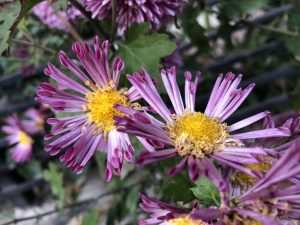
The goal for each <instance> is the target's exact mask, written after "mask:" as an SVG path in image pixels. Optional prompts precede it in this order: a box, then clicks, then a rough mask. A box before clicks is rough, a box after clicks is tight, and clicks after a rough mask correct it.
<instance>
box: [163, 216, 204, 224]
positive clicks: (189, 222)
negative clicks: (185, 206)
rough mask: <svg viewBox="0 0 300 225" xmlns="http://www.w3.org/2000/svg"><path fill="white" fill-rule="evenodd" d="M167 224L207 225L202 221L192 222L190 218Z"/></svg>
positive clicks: (178, 219) (169, 221) (182, 218)
mask: <svg viewBox="0 0 300 225" xmlns="http://www.w3.org/2000/svg"><path fill="white" fill-rule="evenodd" d="M167 222H168V224H169V225H207V223H205V222H203V221H202V220H192V219H191V218H190V217H189V216H185V217H180V218H176V219H172V220H168V221H167Z"/></svg>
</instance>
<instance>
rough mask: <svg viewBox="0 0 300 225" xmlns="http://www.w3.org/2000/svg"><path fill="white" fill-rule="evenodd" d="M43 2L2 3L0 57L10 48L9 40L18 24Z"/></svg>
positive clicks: (33, 0)
mask: <svg viewBox="0 0 300 225" xmlns="http://www.w3.org/2000/svg"><path fill="white" fill-rule="evenodd" d="M41 1H42V0H26V1H20V0H4V1H1V2H0V55H1V54H2V53H3V52H4V50H6V49H7V47H8V42H9V39H10V37H11V35H12V33H13V32H14V31H15V29H16V27H17V25H18V23H19V22H20V21H21V20H22V18H23V17H24V16H25V15H26V14H27V13H28V12H29V11H30V10H31V8H32V7H33V6H34V5H35V4H37V3H39V2H41Z"/></svg>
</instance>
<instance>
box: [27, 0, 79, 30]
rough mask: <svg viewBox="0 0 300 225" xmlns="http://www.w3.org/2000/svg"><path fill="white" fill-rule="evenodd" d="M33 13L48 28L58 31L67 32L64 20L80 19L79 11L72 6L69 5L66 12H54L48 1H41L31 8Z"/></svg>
mask: <svg viewBox="0 0 300 225" xmlns="http://www.w3.org/2000/svg"><path fill="white" fill-rule="evenodd" d="M33 13H34V14H35V15H36V16H37V17H38V18H39V19H40V20H41V21H42V22H43V23H44V24H46V25H48V27H49V28H55V29H59V30H67V29H68V27H67V26H66V24H65V22H64V20H75V19H77V18H78V17H81V13H80V11H79V10H77V9H76V8H74V6H72V5H69V7H68V9H67V11H66V12H64V11H62V10H58V11H57V12H55V11H54V9H53V7H52V5H51V3H49V1H48V0H45V1H42V2H41V3H39V4H37V5H36V6H34V8H33Z"/></svg>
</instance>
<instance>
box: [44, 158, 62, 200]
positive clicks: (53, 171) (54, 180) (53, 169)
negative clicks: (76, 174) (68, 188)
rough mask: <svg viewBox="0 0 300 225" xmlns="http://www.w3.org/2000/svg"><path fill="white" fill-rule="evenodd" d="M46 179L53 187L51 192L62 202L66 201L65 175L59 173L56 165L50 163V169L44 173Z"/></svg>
mask: <svg viewBox="0 0 300 225" xmlns="http://www.w3.org/2000/svg"><path fill="white" fill-rule="evenodd" d="M43 176H44V179H45V180H46V181H48V182H49V183H50V185H51V191H52V193H53V195H54V196H56V197H57V198H58V200H59V201H60V202H63V201H64V197H65V189H64V187H63V173H62V172H60V171H59V169H58V167H57V165H56V164H54V163H52V162H50V163H49V168H48V169H47V170H45V171H44V173H43Z"/></svg>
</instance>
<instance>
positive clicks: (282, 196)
mask: <svg viewBox="0 0 300 225" xmlns="http://www.w3.org/2000/svg"><path fill="white" fill-rule="evenodd" d="M299 144H300V142H299V140H296V141H294V142H293V143H291V144H290V146H289V148H288V149H287V150H286V151H285V153H284V155H282V156H281V158H280V159H279V160H278V161H277V162H276V163H275V164H274V165H273V166H272V168H271V169H270V170H269V171H268V172H267V174H266V175H265V176H264V177H263V178H262V179H260V180H259V181H258V182H257V183H256V184H255V185H254V186H252V187H251V188H250V189H249V190H247V192H246V193H244V194H243V195H242V196H240V197H236V198H232V199H230V200H228V201H227V202H224V203H223V205H226V206H225V207H223V208H220V209H219V211H220V215H221V216H220V217H219V218H218V220H219V221H222V222H223V223H224V224H241V225H248V224H258V225H262V224H264V225H279V224H282V223H281V221H280V220H284V219H287V218H290V219H295V220H299V219H300V213H299V209H300V183H299V182H294V180H295V179H294V178H295V177H298V176H299V175H300V163H299V162H300V151H299ZM222 214H223V215H222ZM191 217H192V218H194V219H208V218H207V215H206V213H205V211H202V210H199V211H197V212H193V213H192V214H191ZM214 219H216V218H214Z"/></svg>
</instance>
